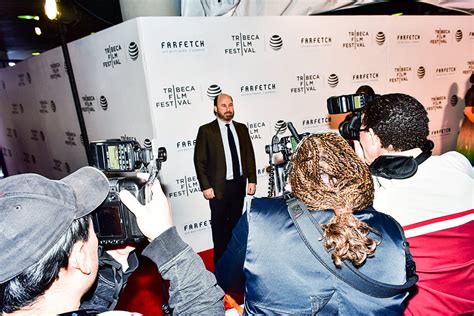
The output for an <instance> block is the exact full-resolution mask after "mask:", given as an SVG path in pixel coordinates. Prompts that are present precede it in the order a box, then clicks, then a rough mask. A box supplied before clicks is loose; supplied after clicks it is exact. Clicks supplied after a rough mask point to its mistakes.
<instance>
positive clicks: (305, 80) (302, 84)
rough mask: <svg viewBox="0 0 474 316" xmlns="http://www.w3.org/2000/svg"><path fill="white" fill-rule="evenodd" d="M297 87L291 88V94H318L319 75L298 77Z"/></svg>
mask: <svg viewBox="0 0 474 316" xmlns="http://www.w3.org/2000/svg"><path fill="white" fill-rule="evenodd" d="M296 81H297V83H298V86H297V87H294V88H290V93H309V92H316V87H317V86H318V84H319V81H320V78H319V74H302V75H298V76H296Z"/></svg>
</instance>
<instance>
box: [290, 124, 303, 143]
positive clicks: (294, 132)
mask: <svg viewBox="0 0 474 316" xmlns="http://www.w3.org/2000/svg"><path fill="white" fill-rule="evenodd" d="M287 126H288V129H289V130H290V133H291V136H293V137H294V138H295V139H296V141H297V142H298V143H299V142H300V141H301V137H300V135H299V134H298V132H297V131H296V129H295V127H294V126H293V123H291V122H288V123H287Z"/></svg>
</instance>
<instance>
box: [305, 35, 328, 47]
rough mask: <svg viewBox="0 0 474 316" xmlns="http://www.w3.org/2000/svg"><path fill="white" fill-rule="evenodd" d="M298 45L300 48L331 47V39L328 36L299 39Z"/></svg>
mask: <svg viewBox="0 0 474 316" xmlns="http://www.w3.org/2000/svg"><path fill="white" fill-rule="evenodd" d="M300 44H301V47H302V48H310V47H324V46H331V45H332V37H330V36H307V37H301V38H300Z"/></svg>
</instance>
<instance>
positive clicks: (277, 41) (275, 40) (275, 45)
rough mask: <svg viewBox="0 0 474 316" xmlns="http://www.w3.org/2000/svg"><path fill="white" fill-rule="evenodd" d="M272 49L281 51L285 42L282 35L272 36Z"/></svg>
mask: <svg viewBox="0 0 474 316" xmlns="http://www.w3.org/2000/svg"><path fill="white" fill-rule="evenodd" d="M270 47H271V48H272V49H273V50H280V49H281V48H282V47H283V40H282V39H281V37H280V35H276V34H275V35H272V37H271V38H270Z"/></svg>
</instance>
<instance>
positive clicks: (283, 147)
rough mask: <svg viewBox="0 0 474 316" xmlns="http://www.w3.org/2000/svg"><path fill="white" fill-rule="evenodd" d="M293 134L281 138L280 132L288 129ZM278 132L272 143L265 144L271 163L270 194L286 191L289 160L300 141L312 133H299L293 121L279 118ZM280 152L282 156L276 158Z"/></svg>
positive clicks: (275, 194) (276, 128)
mask: <svg viewBox="0 0 474 316" xmlns="http://www.w3.org/2000/svg"><path fill="white" fill-rule="evenodd" d="M287 128H288V130H289V131H290V133H291V136H284V137H282V138H281V139H280V138H279V137H278V134H281V133H284V132H285V131H286V129H287ZM275 130H276V133H275V135H274V136H273V137H272V143H271V144H270V145H266V146H265V152H266V153H267V154H268V157H269V163H270V175H269V178H268V196H269V197H271V196H277V195H280V194H282V193H283V192H284V190H285V186H286V184H287V178H288V165H289V164H288V162H289V161H290V160H291V156H292V155H293V153H294V152H295V151H296V148H297V147H298V144H299V143H300V141H301V140H302V139H303V138H304V137H305V136H307V135H309V134H310V133H303V134H299V133H298V132H297V131H296V129H295V127H294V126H293V123H291V122H288V123H287V122H284V121H283V120H279V121H278V122H277V123H276V126H275ZM278 154H281V156H280V157H279V160H278V159H275V158H276V157H277V155H278Z"/></svg>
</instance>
